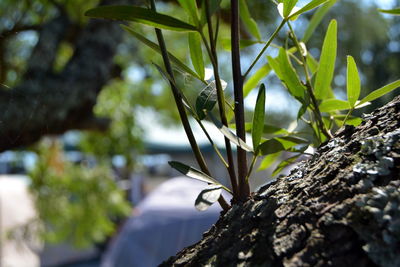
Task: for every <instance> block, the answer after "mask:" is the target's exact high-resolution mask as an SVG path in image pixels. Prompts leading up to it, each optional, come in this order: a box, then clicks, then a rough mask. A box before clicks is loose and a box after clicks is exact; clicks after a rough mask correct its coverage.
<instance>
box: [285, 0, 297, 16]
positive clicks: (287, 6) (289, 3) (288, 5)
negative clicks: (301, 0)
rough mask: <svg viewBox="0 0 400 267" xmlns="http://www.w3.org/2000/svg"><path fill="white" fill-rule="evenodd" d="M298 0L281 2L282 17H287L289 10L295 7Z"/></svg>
mask: <svg viewBox="0 0 400 267" xmlns="http://www.w3.org/2000/svg"><path fill="white" fill-rule="evenodd" d="M297 1H298V0H286V1H284V2H283V17H284V18H288V16H289V14H290V12H291V11H292V9H293V8H294V7H295V5H296V3H297Z"/></svg>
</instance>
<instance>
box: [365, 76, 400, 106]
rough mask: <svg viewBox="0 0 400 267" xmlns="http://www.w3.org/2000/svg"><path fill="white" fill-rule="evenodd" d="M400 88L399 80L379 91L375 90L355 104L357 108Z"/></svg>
mask: <svg viewBox="0 0 400 267" xmlns="http://www.w3.org/2000/svg"><path fill="white" fill-rule="evenodd" d="M398 87H400V80H397V81H394V82H392V83H389V84H387V85H385V86H383V87H381V88H379V89H376V90H375V91H373V92H371V93H370V94H369V95H367V96H366V97H364V98H363V99H361V101H360V103H358V104H357V106H359V105H362V104H364V103H366V102H371V101H373V100H375V99H377V98H379V97H381V96H384V95H386V94H387V93H390V92H391V91H393V90H395V89H396V88H398Z"/></svg>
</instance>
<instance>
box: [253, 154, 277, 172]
mask: <svg viewBox="0 0 400 267" xmlns="http://www.w3.org/2000/svg"><path fill="white" fill-rule="evenodd" d="M281 154H282V153H281V152H277V153H274V154H269V155H267V156H265V157H264V158H263V160H262V161H261V163H260V166H259V167H258V169H257V171H262V170H265V169H268V168H269V167H271V166H272V164H274V163H275V161H276V160H277V159H278V158H279V156H280V155H281Z"/></svg>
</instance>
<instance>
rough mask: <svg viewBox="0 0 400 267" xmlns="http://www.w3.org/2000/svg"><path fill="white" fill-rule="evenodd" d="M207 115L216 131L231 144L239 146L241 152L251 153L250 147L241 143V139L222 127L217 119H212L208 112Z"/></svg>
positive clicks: (243, 142) (212, 116)
mask: <svg viewBox="0 0 400 267" xmlns="http://www.w3.org/2000/svg"><path fill="white" fill-rule="evenodd" d="M208 115H209V116H210V118H211V120H212V121H213V123H214V124H215V126H217V128H218V130H220V132H221V133H222V134H223V135H224V136H225V137H226V138H228V139H229V140H230V141H231V142H232V143H234V144H235V145H237V146H239V147H240V148H242V149H243V150H246V151H248V152H253V148H252V147H250V146H249V145H248V144H246V142H245V141H243V140H242V139H241V138H239V137H238V136H237V135H235V134H234V133H232V132H231V130H229V128H228V127H226V126H225V125H223V124H222V123H221V122H220V121H219V120H217V118H215V117H214V115H213V114H212V113H211V112H209V113H208Z"/></svg>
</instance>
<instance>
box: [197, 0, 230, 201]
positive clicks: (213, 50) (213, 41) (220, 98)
mask: <svg viewBox="0 0 400 267" xmlns="http://www.w3.org/2000/svg"><path fill="white" fill-rule="evenodd" d="M209 1H210V0H205V8H206V17H207V26H208V35H209V39H210V46H208V45H207V40H206V38H205V36H204V34H201V35H202V38H203V41H204V43H205V45H206V48H207V51H208V52H209V56H210V59H211V63H212V65H213V70H214V78H215V85H216V89H217V99H218V107H219V115H220V118H221V122H222V124H223V125H225V126H226V127H228V121H227V119H226V113H225V96H224V91H223V89H222V85H221V78H220V76H219V69H218V57H217V49H216V39H214V36H213V29H212V24H211V23H212V22H211V14H210V3H209ZM225 148H226V154H227V157H228V164H229V168H228V172H229V177H230V182H231V186H232V191H233V198H234V199H236V198H237V196H238V185H237V180H236V173H235V164H234V160H233V153H232V147H231V143H230V141H229V139H228V138H226V137H225Z"/></svg>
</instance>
